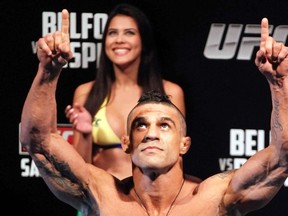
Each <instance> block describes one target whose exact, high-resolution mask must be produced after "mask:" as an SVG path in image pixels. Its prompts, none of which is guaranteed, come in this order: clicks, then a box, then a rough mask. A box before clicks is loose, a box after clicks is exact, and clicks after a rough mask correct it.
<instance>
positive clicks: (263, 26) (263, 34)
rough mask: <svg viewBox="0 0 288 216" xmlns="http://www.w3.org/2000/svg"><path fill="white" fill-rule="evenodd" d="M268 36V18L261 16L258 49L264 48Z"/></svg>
mask: <svg viewBox="0 0 288 216" xmlns="http://www.w3.org/2000/svg"><path fill="white" fill-rule="evenodd" d="M268 37H269V24H268V19H267V18H263V19H262V21H261V44H260V49H262V48H263V49H264V48H265V43H266V40H267V38H268Z"/></svg>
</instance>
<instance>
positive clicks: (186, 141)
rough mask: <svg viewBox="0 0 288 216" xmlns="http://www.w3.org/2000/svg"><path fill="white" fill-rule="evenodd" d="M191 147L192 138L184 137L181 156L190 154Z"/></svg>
mask: <svg viewBox="0 0 288 216" xmlns="http://www.w3.org/2000/svg"><path fill="white" fill-rule="evenodd" d="M190 146H191V138H190V137H188V136H187V137H183V138H182V142H181V145H180V154H181V155H184V154H186V153H187V152H188V150H189V148H190Z"/></svg>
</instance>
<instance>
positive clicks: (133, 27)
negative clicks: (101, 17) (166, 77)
mask: <svg viewBox="0 0 288 216" xmlns="http://www.w3.org/2000/svg"><path fill="white" fill-rule="evenodd" d="M105 42H106V45H105V52H106V55H107V56H108V58H109V59H110V60H111V61H112V63H113V64H115V65H117V66H118V67H121V68H123V67H124V68H127V67H129V66H131V65H134V64H137V65H139V63H140V58H141V51H142V42H141V36H140V32H139V29H138V26H137V24H136V22H135V20H134V19H133V18H132V17H129V16H125V15H116V16H115V17H114V18H113V19H112V20H111V22H110V25H109V27H108V32H107V36H106V41H105Z"/></svg>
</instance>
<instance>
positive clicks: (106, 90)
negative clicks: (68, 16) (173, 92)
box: [85, 4, 164, 117]
mask: <svg viewBox="0 0 288 216" xmlns="http://www.w3.org/2000/svg"><path fill="white" fill-rule="evenodd" d="M119 14H121V15H126V16H129V17H132V18H133V19H134V20H135V21H136V24H137V26H138V29H139V32H140V36H141V41H142V53H141V62H140V65H139V72H138V80H137V82H138V85H140V86H141V87H142V91H143V92H146V91H149V90H158V91H160V92H162V93H164V87H163V83H162V76H161V71H160V67H159V62H158V59H157V51H156V45H155V41H154V37H153V31H152V27H151V24H150V22H149V20H148V18H147V17H146V15H145V14H144V13H143V12H142V11H140V10H139V9H138V8H136V7H134V6H132V5H129V4H119V5H117V6H116V7H115V8H114V9H113V10H112V11H111V12H110V14H109V17H108V20H107V23H106V25H105V29H104V33H103V41H102V50H101V56H100V64H99V69H98V71H97V73H96V78H95V80H96V82H95V83H94V85H93V87H92V88H91V91H90V93H89V95H88V97H87V100H86V102H85V107H86V109H87V110H88V111H89V112H90V114H91V115H92V117H93V116H94V115H95V113H96V112H97V111H98V110H99V109H100V106H101V105H102V103H103V101H104V99H105V98H106V97H107V96H108V101H109V97H110V93H111V87H112V84H113V82H114V81H115V75H114V71H113V66H112V62H111V61H110V60H109V58H108V57H107V55H106V52H105V43H106V42H105V39H106V36H107V30H108V27H109V25H110V22H111V20H112V19H113V17H115V16H116V15H119Z"/></svg>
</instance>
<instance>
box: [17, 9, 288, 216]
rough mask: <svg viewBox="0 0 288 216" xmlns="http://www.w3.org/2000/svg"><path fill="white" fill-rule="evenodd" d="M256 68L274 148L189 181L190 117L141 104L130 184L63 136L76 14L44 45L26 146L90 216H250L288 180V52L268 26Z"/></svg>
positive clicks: (164, 104) (146, 100)
mask: <svg viewBox="0 0 288 216" xmlns="http://www.w3.org/2000/svg"><path fill="white" fill-rule="evenodd" d="M261 25H262V28H261V29H262V30H261V44H260V49H259V51H258V52H257V55H256V59H255V63H256V65H257V67H258V69H259V70H260V72H261V73H262V74H263V75H264V76H265V77H266V78H267V81H268V83H269V86H270V89H271V96H272V102H273V110H272V115H271V135H272V136H271V144H270V145H269V146H268V147H267V148H265V149H263V150H262V151H260V152H258V153H256V154H255V155H254V156H252V157H251V158H250V159H249V160H248V161H247V162H246V163H245V164H244V165H243V166H242V167H241V168H240V169H238V170H234V171H230V172H225V173H220V174H217V175H214V176H212V177H209V178H207V179H206V180H204V181H200V180H199V179H198V178H196V177H192V176H187V175H184V174H183V169H182V155H183V154H185V153H186V152H187V151H188V149H189V147H190V138H189V137H187V136H186V124H185V120H184V118H183V115H182V114H181V112H179V110H178V109H177V108H176V107H175V106H174V105H173V104H172V103H171V102H170V101H169V100H168V98H167V97H166V96H163V95H158V94H154V93H151V94H147V95H144V96H143V97H142V98H140V100H139V103H138V104H137V105H136V106H135V108H133V110H132V111H131V113H130V114H129V117H128V120H127V133H128V134H129V136H125V137H123V138H122V147H123V150H124V151H125V152H126V153H127V154H130V156H131V159H132V166H133V170H132V172H133V176H132V177H129V178H127V179H124V180H122V181H120V180H118V179H116V178H115V177H113V176H112V175H110V174H109V173H107V172H105V171H104V170H102V169H99V168H97V167H95V166H93V165H92V164H87V163H85V161H84V160H83V159H82V157H81V156H80V155H79V154H78V153H77V151H76V150H75V149H74V148H73V147H72V146H71V145H70V144H69V143H68V142H67V141H65V140H64V139H63V137H62V136H60V135H59V134H58V133H57V119H56V110H57V107H56V100H55V91H56V86H57V81H58V78H59V76H60V72H61V70H62V67H63V66H64V65H65V64H66V63H67V62H68V61H69V60H70V59H71V58H72V53H71V50H70V44H69V43H70V40H69V13H68V11H67V10H65V9H64V10H63V11H62V30H61V32H56V33H54V34H53V35H48V36H45V37H44V38H40V39H39V40H38V42H37V46H38V51H37V56H38V58H39V61H40V63H39V67H38V72H37V74H36V77H35V79H34V81H33V83H32V86H31V89H30V91H29V93H28V96H27V98H26V101H25V104H24V107H23V113H22V120H21V126H22V128H21V137H20V138H21V143H22V145H24V146H25V147H26V148H27V149H28V152H29V154H30V155H31V157H32V158H33V160H34V162H35V164H36V165H37V167H38V169H39V171H40V173H41V176H42V177H43V179H44V181H45V182H46V184H47V185H48V187H49V188H50V190H51V191H52V192H53V193H54V194H55V196H57V197H58V198H59V199H60V200H62V201H63V202H65V203H68V204H70V205H71V206H73V207H74V208H76V209H78V210H80V211H81V212H82V214H83V215H101V216H122V215H123V216H127V215H137V216H147V215H148V216H156V215H157V216H159V215H161V216H168V215H169V216H179V215H181V216H191V215H193V216H215V215H218V216H219V215H245V214H247V213H248V212H251V211H254V210H256V209H259V208H261V207H263V206H265V205H266V204H267V203H268V202H269V201H270V200H271V199H272V198H273V197H274V196H275V195H276V193H277V192H278V191H279V189H280V188H281V187H282V185H283V183H284V181H285V179H286V178H287V177H288V169H287V168H288V165H287V162H288V149H287V148H288V123H287V122H288V112H287V109H288V77H287V74H288V63H287V60H288V59H287V58H286V56H287V54H288V48H287V47H285V46H284V45H283V44H282V43H279V42H276V41H275V40H273V38H272V37H269V34H268V20H267V19H266V18H264V19H263V20H262V24H261Z"/></svg>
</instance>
